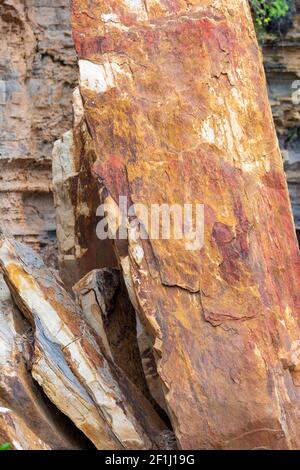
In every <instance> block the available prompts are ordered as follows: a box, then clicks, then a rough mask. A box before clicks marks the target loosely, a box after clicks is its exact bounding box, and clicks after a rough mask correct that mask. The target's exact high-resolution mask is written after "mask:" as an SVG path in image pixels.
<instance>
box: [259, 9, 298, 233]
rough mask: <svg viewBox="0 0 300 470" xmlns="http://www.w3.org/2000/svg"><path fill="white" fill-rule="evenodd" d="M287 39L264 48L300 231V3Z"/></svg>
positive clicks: (274, 40) (273, 40)
mask: <svg viewBox="0 0 300 470" xmlns="http://www.w3.org/2000/svg"><path fill="white" fill-rule="evenodd" d="M295 6H296V13H295V15H294V17H293V24H292V26H291V28H290V29H289V30H288V32H287V34H286V36H284V37H280V38H278V37H274V36H273V37H272V36H269V37H267V38H265V41H264V43H263V44H262V49H263V55H264V66H265V70H266V75H267V81H268V90H269V97H270V103H271V107H272V112H273V117H274V122H275V126H276V130H277V134H278V137H279V143H280V147H281V151H282V155H283V158H284V161H285V167H286V171H287V179H288V185H289V191H290V197H291V201H292V207H293V213H294V219H295V223H296V227H297V229H300V206H299V197H300V188H299V183H300V177H299V166H300V93H299V91H300V1H299V0H296V2H295Z"/></svg>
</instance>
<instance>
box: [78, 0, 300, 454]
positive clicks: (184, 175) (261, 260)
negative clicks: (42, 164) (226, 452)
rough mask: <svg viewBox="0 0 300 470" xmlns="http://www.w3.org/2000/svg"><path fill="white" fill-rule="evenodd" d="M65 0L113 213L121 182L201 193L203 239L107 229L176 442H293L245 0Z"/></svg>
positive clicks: (290, 240) (137, 189) (286, 288)
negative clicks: (119, 237)
mask: <svg viewBox="0 0 300 470" xmlns="http://www.w3.org/2000/svg"><path fill="white" fill-rule="evenodd" d="M72 5H73V9H72V24H73V36H74V41H75V46H76V51H77V54H78V59H79V70H80V91H81V94H82V97H83V102H84V113H85V120H86V122H87V125H88V129H89V132H90V133H91V136H92V139H93V141H94V147H95V152H96V156H97V161H96V164H95V165H94V171H95V172H96V174H97V176H98V177H99V178H100V180H101V181H102V184H103V186H104V187H105V190H104V193H105V195H106V196H105V197H106V200H107V201H108V202H109V204H110V207H111V214H110V221H111V220H112V218H113V217H115V219H116V220H118V217H119V216H118V213H117V208H116V203H117V202H118V199H119V196H124V195H125V196H127V197H128V198H129V201H130V202H133V203H142V204H144V205H146V206H147V207H148V208H149V207H150V204H151V203H158V204H161V203H167V204H175V203H177V204H180V205H183V204H184V203H194V204H195V203H199V204H204V206H205V207H204V209H205V226H204V227H205V233H204V246H203V247H202V248H201V247H200V246H197V243H196V245H193V247H194V250H191V249H189V250H188V249H187V245H188V243H190V242H191V240H190V239H188V240H187V239H181V240H161V239H154V238H153V239H152V238H151V237H150V239H149V240H142V241H141V240H138V241H137V240H136V239H135V237H134V236H133V233H132V230H131V229H130V228H129V244H128V247H127V251H126V249H125V248H124V244H122V246H120V244H119V243H118V242H116V252H117V256H118V259H119V262H120V265H121V267H122V269H123V276H124V279H125V282H126V285H127V286H128V290H129V294H130V298H131V300H132V303H133V305H134V306H135V308H136V311H137V313H138V315H139V317H140V319H141V321H142V323H143V324H144V325H145V328H146V330H147V332H148V334H149V335H150V338H151V345H152V351H153V354H154V357H155V359H156V366H157V372H158V374H159V377H160V385H161V390H162V392H163V394H164V396H165V400H166V406H167V410H168V413H169V416H170V419H171V422H172V425H173V428H174V430H175V433H176V436H177V441H178V444H179V445H180V446H181V447H182V448H185V449H195V448H196V449H197V448H224V449H230V448H237V449H253V448H258V447H259V448H270V449H285V448H298V447H299V445H300V442H299V433H298V427H299V424H300V423H299V406H300V395H299V393H298V388H297V385H298V383H299V379H298V372H297V368H298V360H297V354H295V350H297V347H298V341H299V333H300V331H299V325H298V320H299V283H300V265H299V254H298V248H297V244H296V238H295V233H294V227H293V221H292V216H291V210H290V204H289V200H288V193H287V185H286V181H285V176H284V172H283V165H282V159H281V155H280V152H279V148H278V143H277V140H276V136H275V130H274V127H273V122H272V117H271V111H270V107H269V103H268V98H267V91H266V82H265V76H264V72H263V65H262V58H261V55H260V52H259V48H258V46H257V43H256V38H255V33H254V30H253V25H252V21H251V16H250V11H249V8H248V4H247V2H246V1H245V0H230V1H226V2H225V1H224V2H218V3H217V4H216V2H213V1H210V0H207V1H201V2H200V1H197V0H195V1H193V2H190V3H189V4H187V3H186V2H184V1H181V0H178V1H176V2H166V1H164V0H161V1H147V2H146V3H144V2H141V1H137V2H131V1H125V0H124V1H119V2H117V3H116V2H112V1H109V0H106V1H102V2H99V1H95V0H94V1H93V0H92V1H89V2H87V1H85V0H74V1H73V4H72ZM194 241H195V240H194ZM196 242H197V240H196ZM190 248H191V247H190Z"/></svg>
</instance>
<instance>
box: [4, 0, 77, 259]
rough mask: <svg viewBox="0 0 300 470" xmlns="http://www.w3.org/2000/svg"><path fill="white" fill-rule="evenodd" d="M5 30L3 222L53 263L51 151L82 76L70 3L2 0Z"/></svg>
mask: <svg viewBox="0 0 300 470" xmlns="http://www.w3.org/2000/svg"><path fill="white" fill-rule="evenodd" d="M50 5H51V6H50ZM0 34H1V41H0V123H1V142H0V159H1V176H0V218H1V223H2V224H4V225H6V226H8V227H9V228H10V230H11V231H12V233H13V234H14V235H16V236H17V238H19V239H22V240H23V241H25V242H27V243H29V244H31V245H32V246H34V247H35V248H37V249H40V250H41V251H42V253H43V254H44V257H45V258H46V259H47V260H48V262H50V263H52V264H53V263H54V260H55V256H54V253H55V243H56V242H55V239H56V236H55V217H54V205H53V198H52V193H51V187H50V181H51V152H52V147H53V143H54V141H55V140H56V139H57V138H59V137H60V136H61V134H62V133H63V132H64V131H66V130H67V129H69V128H70V126H71V121H72V117H71V95H72V90H73V88H74V85H75V81H76V65H75V64H76V61H75V53H74V49H73V44H72V38H71V33H70V25H69V2H68V1H67V0H52V1H51V2H49V1H46V0H4V1H2V2H1V4H0Z"/></svg>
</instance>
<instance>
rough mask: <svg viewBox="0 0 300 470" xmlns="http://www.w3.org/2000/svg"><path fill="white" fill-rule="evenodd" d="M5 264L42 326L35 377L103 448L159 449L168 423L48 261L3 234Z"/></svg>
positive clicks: (20, 300)
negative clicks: (102, 342)
mask: <svg viewBox="0 0 300 470" xmlns="http://www.w3.org/2000/svg"><path fill="white" fill-rule="evenodd" d="M0 266H1V267H2V269H3V272H4V276H5V279H6V282H7V283H8V285H9V287H10V289H11V292H12V294H13V296H14V299H15V301H16V303H17V304H18V306H19V308H20V309H21V311H22V312H23V314H24V315H25V316H26V318H27V319H28V321H29V322H30V323H31V325H32V326H33V328H34V359H33V363H32V375H33V377H34V378H35V379H36V380H37V381H38V382H39V384H40V385H41V386H42V388H43V390H44V391H45V393H46V394H47V395H48V396H49V398H50V399H51V401H53V402H54V403H55V405H56V406H57V407H58V408H59V409H60V410H61V411H63V412H64V413H65V414H67V416H69V418H70V419H71V420H72V421H73V422H74V424H76V425H77V426H78V427H79V429H81V430H82V431H83V432H84V433H85V434H86V436H87V437H89V438H90V440H91V441H92V442H93V443H94V444H95V445H96V447H97V448H100V449H101V448H102V449H122V448H124V449H147V448H148V449H151V448H157V446H158V443H159V442H160V435H161V433H163V432H164V430H165V429H166V426H165V425H164V423H163V422H162V421H161V419H160V418H159V416H158V415H157V414H156V413H155V411H154V410H153V409H152V407H151V405H150V404H149V403H148V402H147V400H146V399H145V398H144V397H143V396H142V394H141V393H140V392H139V391H138V390H137V389H136V388H135V386H134V385H133V384H132V383H131V382H130V381H128V379H127V378H126V377H125V376H124V375H123V373H122V371H121V370H120V369H119V368H118V367H117V366H115V365H114V364H113V363H112V362H111V360H110V359H109V358H108V357H106V356H105V354H104V353H103V352H102V351H101V350H100V348H99V345H98V344H97V341H96V339H95V336H94V334H93V331H92V330H91V329H90V328H89V327H88V324H87V323H86V322H85V320H84V318H83V316H82V313H81V312H80V311H79V310H78V308H76V305H75V304H74V302H73V300H72V299H71V297H70V296H69V295H68V294H67V293H66V291H65V290H64V289H63V288H62V286H61V285H60V284H59V283H58V282H57V281H56V279H55V278H54V276H53V275H52V273H51V272H50V271H49V270H47V269H46V268H45V266H44V264H43V262H42V260H41V259H40V258H39V257H38V256H37V255H36V254H35V253H34V252H33V251H32V250H30V249H28V248H27V247H25V246H24V245H22V244H19V243H16V242H15V241H14V240H12V239H9V238H8V237H6V236H2V237H1V240H0Z"/></svg>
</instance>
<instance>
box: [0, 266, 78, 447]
mask: <svg viewBox="0 0 300 470" xmlns="http://www.w3.org/2000/svg"><path fill="white" fill-rule="evenodd" d="M32 339H33V338H32V330H31V327H30V325H29V323H28V322H27V321H26V320H25V319H24V317H22V315H21V313H20V312H19V310H18V308H17V307H16V306H15V304H14V302H13V299H12V298H11V295H10V292H9V289H8V287H7V285H6V283H5V281H4V280H3V278H2V275H0V368H1V376H0V403H1V406H0V420H1V424H0V442H10V443H11V444H12V445H13V447H14V448H15V449H18V450H19V449H23V450H26V449H28V450H30V449H32V450H33V449H40V450H44V449H49V450H50V449H56V450H61V449H76V448H77V449H80V448H84V445H85V441H84V440H83V442H82V446H81V444H79V436H78V433H77V432H76V431H75V432H74V429H75V430H76V428H74V429H73V427H72V426H71V424H70V423H68V422H66V420H65V418H64V416H63V415H61V414H60V413H59V412H58V410H57V409H56V408H55V407H54V406H53V405H52V404H51V403H50V402H49V401H48V399H47V397H46V396H44V395H43V393H42V392H41V391H40V389H39V388H38V386H37V383H36V382H34V381H33V379H32V377H31V374H30V369H31V363H32V354H33V344H32ZM4 435H5V436H4ZM76 440H77V442H76Z"/></svg>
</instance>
